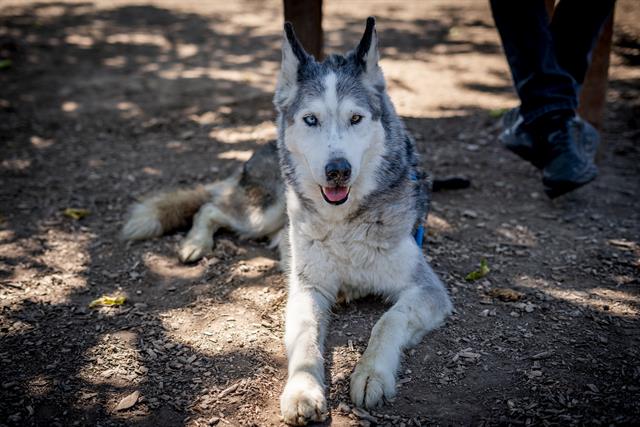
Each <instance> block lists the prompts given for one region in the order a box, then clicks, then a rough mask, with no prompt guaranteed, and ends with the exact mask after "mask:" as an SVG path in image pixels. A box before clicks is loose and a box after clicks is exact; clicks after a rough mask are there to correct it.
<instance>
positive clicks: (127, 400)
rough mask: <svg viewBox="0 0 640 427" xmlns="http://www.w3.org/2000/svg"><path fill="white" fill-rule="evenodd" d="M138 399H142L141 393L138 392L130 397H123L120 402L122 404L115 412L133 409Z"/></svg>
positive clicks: (119, 404)
mask: <svg viewBox="0 0 640 427" xmlns="http://www.w3.org/2000/svg"><path fill="white" fill-rule="evenodd" d="M138 397H140V392H139V391H137V390H136V391H134V392H133V393H131V394H130V395H128V396H125V397H123V398H122V400H120V402H119V403H118V406H116V409H115V410H116V411H124V410H125V409H129V408H131V407H132V406H133V405H135V404H136V402H137V401H138Z"/></svg>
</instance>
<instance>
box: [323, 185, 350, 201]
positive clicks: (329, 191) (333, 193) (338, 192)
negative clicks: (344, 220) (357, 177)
mask: <svg viewBox="0 0 640 427" xmlns="http://www.w3.org/2000/svg"><path fill="white" fill-rule="evenodd" d="M350 190H351V188H350V187H341V186H337V187H320V191H321V192H322V197H323V198H324V201H325V202H327V203H330V204H332V205H341V204H343V203H344V202H346V201H347V199H348V198H349V191H350Z"/></svg>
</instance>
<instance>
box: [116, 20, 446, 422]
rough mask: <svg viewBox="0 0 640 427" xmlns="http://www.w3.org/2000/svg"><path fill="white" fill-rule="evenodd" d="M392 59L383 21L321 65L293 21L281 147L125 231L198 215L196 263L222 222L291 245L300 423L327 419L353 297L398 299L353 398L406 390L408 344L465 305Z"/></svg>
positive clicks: (149, 204) (359, 371)
mask: <svg viewBox="0 0 640 427" xmlns="http://www.w3.org/2000/svg"><path fill="white" fill-rule="evenodd" d="M378 56H379V54H378V42H377V35H376V31H375V20H374V19H373V18H369V19H368V20H367V24H366V29H365V32H364V35H363V37H362V40H361V41H360V43H359V44H358V46H357V47H356V48H355V49H354V50H353V51H351V52H349V53H348V54H347V55H345V56H341V55H331V56H329V57H328V58H327V59H326V60H325V61H323V62H321V63H320V62H317V61H316V60H315V59H314V58H313V57H311V56H310V55H308V54H307V53H306V52H305V51H304V49H303V48H302V46H301V45H300V43H299V42H298V40H297V39H296V37H295V34H294V32H293V28H292V27H291V25H290V24H285V35H284V41H283V48H282V68H281V72H280V76H279V78H278V84H277V87H276V93H275V97H274V104H275V106H276V109H277V111H278V119H277V125H278V141H277V150H276V145H275V144H268V145H266V146H263V147H261V148H260V149H259V150H258V151H256V153H255V154H254V156H253V157H252V158H251V159H250V160H249V161H248V162H247V163H246V164H245V165H244V167H243V168H242V170H240V171H238V173H236V174H235V175H233V176H231V177H230V178H228V179H226V180H223V181H218V182H216V183H214V184H211V185H209V186H205V187H200V188H198V189H195V190H179V191H176V192H168V193H162V194H160V195H156V196H153V197H150V198H147V199H145V200H143V201H142V202H140V203H138V204H135V205H134V206H133V208H132V210H131V213H130V216H129V219H128V221H127V223H126V224H125V226H124V228H123V231H122V235H123V237H124V238H125V239H142V238H148V237H152V236H157V235H161V234H162V233H164V232H166V231H168V230H170V229H172V228H176V227H179V226H181V225H185V224H186V223H188V220H189V219H190V218H191V217H192V216H193V226H192V228H191V230H190V231H189V233H188V235H187V237H186V238H185V239H184V241H183V242H182V244H181V246H180V249H179V255H180V258H181V260H182V261H184V262H193V261H196V260H198V259H200V258H201V257H202V256H204V255H205V254H206V253H207V252H208V251H210V250H211V248H212V246H213V234H214V233H215V231H216V230H217V229H218V228H220V227H226V228H231V229H233V230H235V231H236V232H238V233H240V234H241V235H242V236H245V237H254V238H255V237H264V236H270V237H272V238H274V240H275V241H276V242H279V243H280V247H281V249H282V250H281V255H282V257H283V259H282V261H283V262H284V264H285V265H288V266H289V267H288V268H287V274H288V276H289V294H288V302H287V308H286V325H285V344H286V348H287V356H288V379H287V383H286V386H285V388H284V391H283V393H282V395H281V400H280V404H281V411H282V416H283V418H284V421H285V422H287V423H289V424H295V425H302V424H306V423H307V422H309V421H322V420H324V419H325V418H326V416H327V405H326V399H325V394H324V390H325V384H324V365H323V362H324V359H323V353H324V346H323V343H324V338H325V333H326V328H327V327H328V326H329V312H330V309H331V307H332V306H333V305H334V303H335V302H336V301H337V300H338V299H339V298H340V299H343V300H345V301H347V302H348V301H351V300H353V299H355V298H358V297H361V296H365V295H368V294H375V295H379V296H381V297H383V298H384V299H386V300H387V301H389V302H390V303H392V304H393V305H392V307H391V308H390V309H389V310H388V311H387V312H386V313H385V314H384V315H383V316H382V317H381V318H380V320H379V321H378V322H377V323H376V325H375V326H374V327H373V330H372V331H371V337H370V340H369V344H368V346H367V349H366V351H365V352H364V354H363V355H362V358H361V360H360V361H359V362H358V364H357V366H356V367H355V370H354V372H353V374H352V376H351V399H352V400H353V403H354V404H356V405H357V406H360V407H367V408H371V407H375V406H377V405H378V404H381V403H382V402H383V401H384V399H385V398H387V399H389V398H391V397H393V396H394V395H395V388H396V379H395V376H396V372H397V370H398V367H399V364H400V358H401V355H402V352H403V350H404V349H405V348H407V347H409V346H412V345H415V344H417V343H418V342H420V340H421V339H422V337H423V336H424V334H425V333H426V332H428V331H429V330H431V329H434V328H435V327H437V326H438V325H440V324H441V323H442V322H443V321H444V319H445V318H446V316H447V315H448V314H449V313H450V312H451V310H452V306H451V302H450V300H449V296H448V294H447V291H446V290H445V287H444V286H443V284H442V283H441V281H440V280H439V279H438V277H437V276H436V274H435V273H434V272H433V270H432V269H431V267H430V266H429V264H428V263H427V261H426V260H425V258H424V256H423V254H422V250H421V248H420V247H419V246H418V245H417V244H416V242H415V241H414V238H413V236H412V231H413V230H414V227H415V225H416V224H420V223H422V222H423V221H424V219H425V215H426V212H427V207H428V194H429V180H428V179H427V178H426V174H424V173H423V171H421V170H420V169H419V167H418V163H419V162H418V158H417V153H416V149H415V143H414V140H413V138H412V137H411V135H410V134H409V133H408V132H407V130H406V129H405V127H404V125H403V123H402V121H401V119H400V118H399V117H398V115H397V114H396V112H395V109H394V107H393V105H392V103H391V100H390V99H389V96H388V95H387V92H386V88H385V80H384V76H383V74H382V71H381V69H380V67H379V65H378ZM278 159H279V167H278V166H277V165H276V163H277V161H278ZM194 214H195V216H194ZM287 224H288V226H287Z"/></svg>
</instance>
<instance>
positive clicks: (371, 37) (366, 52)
mask: <svg viewBox="0 0 640 427" xmlns="http://www.w3.org/2000/svg"><path fill="white" fill-rule="evenodd" d="M354 58H355V61H356V63H357V64H358V65H359V66H360V67H361V68H362V72H363V77H364V78H365V79H366V80H367V81H368V82H369V83H371V84H372V85H374V86H378V85H380V84H382V85H383V86H384V77H383V76H382V70H381V69H380V67H379V66H378V60H379V59H380V53H379V51H378V35H377V33H376V19H375V18H374V17H373V16H370V17H368V18H367V26H366V27H365V30H364V34H363V35H362V40H360V43H359V44H358V47H357V48H356V50H355V55H354Z"/></svg>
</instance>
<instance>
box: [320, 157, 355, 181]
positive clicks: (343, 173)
mask: <svg viewBox="0 0 640 427" xmlns="http://www.w3.org/2000/svg"><path fill="white" fill-rule="evenodd" d="M324 173H325V175H326V176H327V181H329V182H331V183H336V184H342V183H344V182H346V181H348V180H349V178H350V177H351V163H349V161H348V160H347V159H345V158H342V157H340V158H338V159H332V160H330V161H329V163H327V165H326V166H325V167H324Z"/></svg>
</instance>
